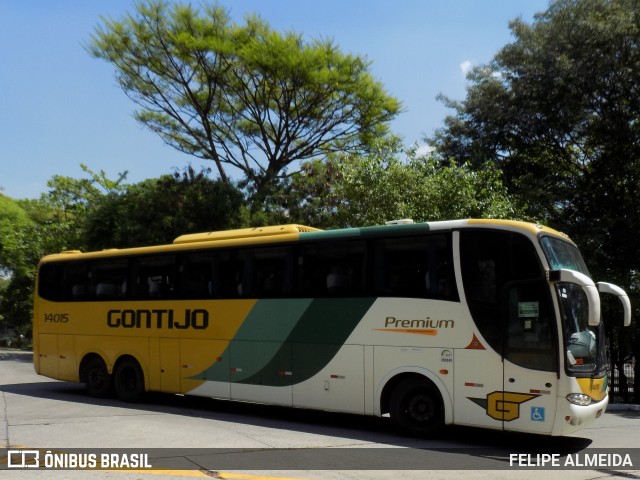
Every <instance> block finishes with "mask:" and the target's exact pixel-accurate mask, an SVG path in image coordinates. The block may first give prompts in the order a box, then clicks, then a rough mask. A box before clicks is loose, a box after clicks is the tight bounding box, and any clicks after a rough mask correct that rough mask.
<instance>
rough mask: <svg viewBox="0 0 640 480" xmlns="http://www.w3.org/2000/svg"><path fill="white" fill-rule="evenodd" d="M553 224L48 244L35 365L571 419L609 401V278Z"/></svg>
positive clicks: (468, 421) (409, 423)
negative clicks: (591, 267) (66, 246)
mask: <svg viewBox="0 0 640 480" xmlns="http://www.w3.org/2000/svg"><path fill="white" fill-rule="evenodd" d="M602 293H606V294H613V295H616V296H618V297H619V299H620V300H621V302H622V305H623V307H624V308H623V311H624V317H625V318H624V322H625V324H627V325H628V324H629V322H630V319H631V313H630V312H631V308H630V304H629V299H628V297H627V296H626V294H625V292H624V291H623V290H622V289H620V288H619V287H616V286H615V285H612V284H609V283H594V282H593V281H592V280H591V278H590V276H589V272H588V270H587V267H586V265H585V263H584V261H583V259H582V257H581V255H580V252H579V250H578V248H577V247H576V245H575V244H574V243H573V242H572V241H571V240H570V239H569V238H567V237H566V236H565V235H563V234H561V233H559V232H557V231H555V230H552V229H550V228H547V227H543V226H540V225H534V224H530V223H524V222H517V221H505V220H453V221H443V222H429V223H413V222H411V221H397V222H390V224H388V225H383V226H376V227H365V228H348V229H339V230H327V231H321V230H318V229H315V228H310V227H305V226H301V225H283V226H270V227H262V228H251V229H240V230H230V231H221V232H210V233H202V234H189V235H183V236H181V237H178V238H177V239H176V240H175V241H174V242H173V243H172V244H169V245H161V246H153V247H140V248H128V249H113V250H103V251H100V252H88V253H82V252H79V251H68V252H63V253H60V254H55V255H49V256H46V257H44V258H43V259H42V260H41V262H40V265H39V269H38V277H37V286H36V292H35V305H34V321H33V339H34V363H35V369H36V371H37V373H39V374H40V375H44V376H47V377H51V378H54V379H59V380H65V381H72V382H82V383H85V384H86V386H87V389H88V392H89V393H90V394H91V395H94V396H98V397H100V396H107V395H110V394H111V393H112V392H114V391H115V394H116V395H117V396H118V397H119V398H120V399H122V400H125V401H138V400H140V399H141V398H142V396H143V395H144V393H145V392H148V391H159V392H169V393H178V394H190V395H201V396H206V397H213V398H218V399H229V400H239V401H249V402H259V403H265V404H277V405H285V406H291V407H300V408H307V409H319V410H327V411H337V412H350V413H356V414H363V415H375V416H390V417H391V419H392V420H393V421H394V422H395V423H396V424H397V425H398V426H399V427H401V428H403V429H405V430H408V431H412V432H429V431H432V430H434V429H436V428H437V427H439V426H441V425H445V424H457V425H470V426H477V427H486V428H492V429H503V430H510V431H520V432H532V433H540V434H549V435H563V434H567V433H570V432H573V431H575V430H577V429H579V428H581V427H584V426H586V425H588V424H589V423H591V422H592V421H593V420H595V419H596V418H597V417H599V416H600V415H601V414H602V413H603V412H604V411H605V409H606V407H607V403H608V397H607V373H606V363H607V362H606V358H605V351H606V348H605V338H604V335H603V332H604V329H603V324H602V323H601V322H600V294H602Z"/></svg>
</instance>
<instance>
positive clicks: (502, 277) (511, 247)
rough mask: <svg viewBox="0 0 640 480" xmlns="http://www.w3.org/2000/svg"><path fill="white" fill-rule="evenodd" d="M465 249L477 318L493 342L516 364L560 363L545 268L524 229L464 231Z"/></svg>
mask: <svg viewBox="0 0 640 480" xmlns="http://www.w3.org/2000/svg"><path fill="white" fill-rule="evenodd" d="M460 254H461V266H462V277H463V285H464V291H465V296H466V299H467V303H468V305H469V310H470V311H471V315H472V317H473V320H474V322H475V324H476V326H477V327H478V330H479V331H480V333H481V334H482V336H483V337H484V338H485V339H486V340H487V341H488V342H489V344H490V345H491V347H493V348H494V349H495V350H496V351H498V352H501V353H502V354H503V355H504V356H505V357H506V358H507V359H509V360H510V361H512V362H513V363H515V364H518V365H522V366H524V367H527V368H533V369H537V370H547V371H553V370H554V369H555V368H556V367H555V361H556V355H555V351H556V348H555V333H554V328H555V323H554V322H553V315H552V306H551V297H550V290H549V286H548V283H547V282H546V280H545V275H544V271H543V270H542V267H541V265H540V262H539V259H538V255H537V253H536V250H535V248H534V246H533V244H532V243H531V242H530V241H529V239H527V238H526V237H524V236H523V235H518V234H513V233H507V232H496V231H463V232H461V233H460Z"/></svg>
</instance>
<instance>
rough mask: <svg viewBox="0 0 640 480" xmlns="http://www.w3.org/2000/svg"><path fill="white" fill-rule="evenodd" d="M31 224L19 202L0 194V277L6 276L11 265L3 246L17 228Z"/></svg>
mask: <svg viewBox="0 0 640 480" xmlns="http://www.w3.org/2000/svg"><path fill="white" fill-rule="evenodd" d="M29 224H31V220H30V219H29V216H28V215H27V212H25V210H24V208H22V206H21V205H20V204H19V202H17V201H15V200H13V199H11V198H9V197H6V196H5V195H2V194H0V277H1V276H3V275H8V274H9V273H10V271H11V270H12V265H11V263H10V261H9V259H8V258H7V251H6V248H7V247H8V245H7V247H5V244H8V242H9V240H8V239H9V237H10V236H11V234H12V232H13V231H14V230H16V229H17V228H21V227H23V226H27V225H29Z"/></svg>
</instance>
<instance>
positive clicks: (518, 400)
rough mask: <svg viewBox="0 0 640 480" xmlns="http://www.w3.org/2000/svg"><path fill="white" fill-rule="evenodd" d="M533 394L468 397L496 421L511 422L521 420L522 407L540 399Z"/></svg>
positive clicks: (495, 394) (503, 393)
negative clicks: (526, 403)
mask: <svg viewBox="0 0 640 480" xmlns="http://www.w3.org/2000/svg"><path fill="white" fill-rule="evenodd" d="M539 396H540V395H533V394H531V393H517V392H491V393H489V394H488V395H487V398H471V397H467V398H468V399H469V400H471V401H472V402H473V403H475V404H476V405H479V406H480V407H482V408H484V409H485V410H486V412H487V415H489V416H490V417H491V418H493V419H494V420H501V421H503V422H510V421H512V420H515V419H517V418H520V405H521V404H523V403H525V402H528V401H529V400H533V399H534V398H537V397H539Z"/></svg>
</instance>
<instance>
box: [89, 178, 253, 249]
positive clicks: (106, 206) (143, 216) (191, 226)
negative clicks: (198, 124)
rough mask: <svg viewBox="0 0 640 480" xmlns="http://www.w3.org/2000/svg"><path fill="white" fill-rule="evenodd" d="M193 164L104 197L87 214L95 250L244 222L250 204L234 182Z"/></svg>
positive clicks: (158, 241)
mask: <svg viewBox="0 0 640 480" xmlns="http://www.w3.org/2000/svg"><path fill="white" fill-rule="evenodd" d="M207 173H208V172H207V171H201V172H199V173H196V172H195V171H194V170H193V169H192V168H191V167H189V168H187V169H185V171H184V172H183V173H182V174H180V173H179V172H176V173H174V174H173V175H163V176H162V177H160V178H157V179H149V180H145V181H143V182H140V183H137V184H134V185H130V186H128V187H127V189H126V190H125V191H123V192H122V193H121V194H119V195H112V196H106V197H104V199H103V201H101V202H100V204H99V205H97V206H96V207H95V208H94V209H93V210H92V211H91V212H90V213H89V214H88V215H87V217H86V224H85V239H86V242H87V245H88V248H89V249H90V250H99V249H103V248H124V247H133V246H144V245H159V244H164V243H171V242H172V241H173V240H174V239H175V238H176V237H178V236H179V235H182V234H185V233H196V232H208V231H214V230H225V229H229V228H237V227H241V226H245V224H246V223H247V222H248V208H247V206H246V203H245V201H244V197H243V195H242V193H241V192H240V191H239V190H238V189H237V188H235V187H234V186H232V185H229V184H227V183H224V182H222V181H220V180H217V181H216V180H211V179H210V178H208V176H207Z"/></svg>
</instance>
